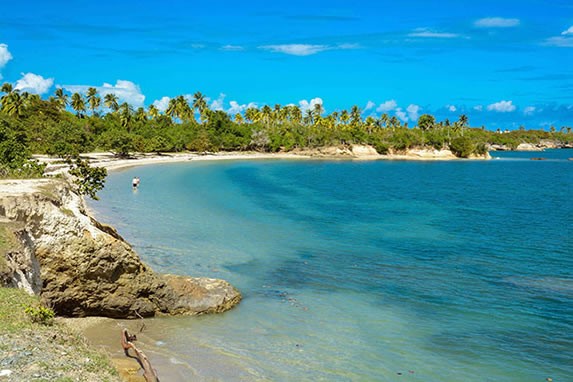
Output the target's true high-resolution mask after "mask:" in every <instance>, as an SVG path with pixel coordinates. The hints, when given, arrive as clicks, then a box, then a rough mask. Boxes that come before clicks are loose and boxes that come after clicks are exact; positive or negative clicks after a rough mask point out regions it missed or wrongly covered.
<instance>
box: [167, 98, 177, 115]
mask: <svg viewBox="0 0 573 382" xmlns="http://www.w3.org/2000/svg"><path fill="white" fill-rule="evenodd" d="M165 114H167V115H168V116H170V117H171V118H172V119H175V118H177V99H175V98H171V99H170V100H169V103H168V104H167V109H165Z"/></svg>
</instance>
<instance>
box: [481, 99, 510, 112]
mask: <svg viewBox="0 0 573 382" xmlns="http://www.w3.org/2000/svg"><path fill="white" fill-rule="evenodd" d="M515 109H516V107H515V105H514V104H513V101H499V102H496V103H492V104H491V105H488V106H487V110H489V111H495V112H498V113H510V112H512V111H515Z"/></svg>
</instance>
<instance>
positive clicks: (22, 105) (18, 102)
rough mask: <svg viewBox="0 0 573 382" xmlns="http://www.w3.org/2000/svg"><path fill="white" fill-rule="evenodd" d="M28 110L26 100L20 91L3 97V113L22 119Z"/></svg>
mask: <svg viewBox="0 0 573 382" xmlns="http://www.w3.org/2000/svg"><path fill="white" fill-rule="evenodd" d="M25 109H26V98H25V97H24V96H23V95H21V94H20V92H18V91H12V92H10V93H8V94H7V95H6V96H5V97H2V111H3V112H5V113H6V114H8V115H9V116H12V117H17V118H20V117H22V116H23V115H24V111H25Z"/></svg>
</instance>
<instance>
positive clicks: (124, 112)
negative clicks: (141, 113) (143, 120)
mask: <svg viewBox="0 0 573 382" xmlns="http://www.w3.org/2000/svg"><path fill="white" fill-rule="evenodd" d="M132 114H133V110H132V109H131V106H130V105H129V104H128V103H127V102H124V103H122V104H121V105H120V106H119V122H120V123H121V126H123V127H127V128H128V129H127V130H128V131H129V124H130V122H131V119H132Z"/></svg>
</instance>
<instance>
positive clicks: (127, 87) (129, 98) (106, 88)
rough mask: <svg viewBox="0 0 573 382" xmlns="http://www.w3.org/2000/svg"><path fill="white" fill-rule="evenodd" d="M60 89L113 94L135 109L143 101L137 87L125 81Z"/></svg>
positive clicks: (101, 94) (74, 91)
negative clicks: (89, 90)
mask: <svg viewBox="0 0 573 382" xmlns="http://www.w3.org/2000/svg"><path fill="white" fill-rule="evenodd" d="M61 87H62V88H64V89H66V90H68V91H70V92H72V93H76V92H77V93H85V92H86V91H87V90H88V88H91V87H94V88H96V89H97V91H98V93H99V94H100V96H102V97H104V96H105V95H107V94H115V95H116V96H117V97H118V98H119V99H120V101H123V102H127V103H129V104H131V105H133V106H135V107H140V106H143V102H144V101H145V96H144V95H143V93H141V89H140V88H139V86H138V85H136V84H134V83H133V82H131V81H127V80H117V81H116V83H115V85H112V84H108V83H107V82H104V84H103V85H102V86H90V85H62V86H61ZM167 102H169V101H167Z"/></svg>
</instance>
